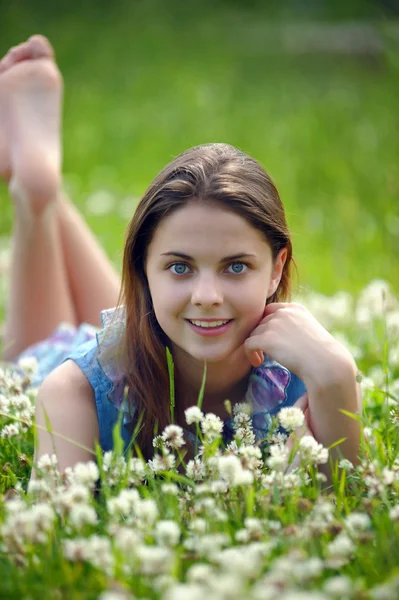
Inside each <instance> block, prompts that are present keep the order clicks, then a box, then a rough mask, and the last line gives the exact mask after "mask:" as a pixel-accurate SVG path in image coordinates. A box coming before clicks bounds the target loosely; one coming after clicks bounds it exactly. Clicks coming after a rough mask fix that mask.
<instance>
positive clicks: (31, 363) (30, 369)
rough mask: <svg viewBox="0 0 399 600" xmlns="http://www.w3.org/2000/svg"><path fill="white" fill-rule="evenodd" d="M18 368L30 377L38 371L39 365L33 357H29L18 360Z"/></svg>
mask: <svg viewBox="0 0 399 600" xmlns="http://www.w3.org/2000/svg"><path fill="white" fill-rule="evenodd" d="M18 367H19V368H20V369H21V370H22V371H24V372H25V373H26V374H27V375H30V376H32V375H34V374H35V373H36V371H37V370H38V368H39V363H38V360H37V358H36V357H35V356H29V357H26V358H20V359H19V361H18Z"/></svg>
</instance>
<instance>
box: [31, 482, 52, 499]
mask: <svg viewBox="0 0 399 600" xmlns="http://www.w3.org/2000/svg"><path fill="white" fill-rule="evenodd" d="M28 494H31V495H32V496H35V497H37V498H41V499H42V500H44V499H50V498H51V495H52V493H51V490H50V488H49V486H48V482H47V481H45V480H44V479H31V480H30V481H29V482H28Z"/></svg>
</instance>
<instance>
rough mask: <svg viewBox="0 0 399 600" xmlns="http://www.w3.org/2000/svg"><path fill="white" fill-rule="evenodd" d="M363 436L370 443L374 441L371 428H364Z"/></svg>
mask: <svg viewBox="0 0 399 600" xmlns="http://www.w3.org/2000/svg"><path fill="white" fill-rule="evenodd" d="M363 435H364V437H365V439H366V440H367V441H368V442H372V441H374V433H373V430H372V428H371V427H363Z"/></svg>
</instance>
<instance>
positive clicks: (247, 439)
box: [235, 427, 256, 445]
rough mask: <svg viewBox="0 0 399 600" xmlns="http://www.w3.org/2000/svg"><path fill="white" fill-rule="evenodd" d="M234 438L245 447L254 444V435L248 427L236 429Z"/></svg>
mask: <svg viewBox="0 0 399 600" xmlns="http://www.w3.org/2000/svg"><path fill="white" fill-rule="evenodd" d="M235 436H236V437H237V438H238V439H239V440H241V442H243V443H244V444H247V445H252V444H254V443H255V442H256V437H255V434H254V432H253V431H252V429H251V428H250V427H238V429H236V432H235Z"/></svg>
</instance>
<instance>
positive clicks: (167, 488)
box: [161, 483, 179, 496]
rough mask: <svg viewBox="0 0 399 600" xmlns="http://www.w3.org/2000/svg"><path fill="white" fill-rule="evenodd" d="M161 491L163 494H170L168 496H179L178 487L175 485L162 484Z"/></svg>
mask: <svg viewBox="0 0 399 600" xmlns="http://www.w3.org/2000/svg"><path fill="white" fill-rule="evenodd" d="M161 489H162V492H163V493H164V494H170V496H178V495H179V487H178V486H177V484H176V483H163V484H162V487H161Z"/></svg>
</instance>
